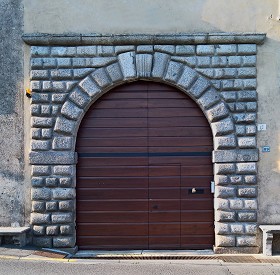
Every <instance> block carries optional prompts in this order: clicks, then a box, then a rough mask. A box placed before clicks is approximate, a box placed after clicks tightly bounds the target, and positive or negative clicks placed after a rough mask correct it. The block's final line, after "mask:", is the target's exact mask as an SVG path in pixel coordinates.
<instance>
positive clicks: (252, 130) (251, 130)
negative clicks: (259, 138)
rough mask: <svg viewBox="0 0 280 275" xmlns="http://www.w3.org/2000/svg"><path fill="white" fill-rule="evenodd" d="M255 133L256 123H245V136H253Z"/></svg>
mask: <svg viewBox="0 0 280 275" xmlns="http://www.w3.org/2000/svg"><path fill="white" fill-rule="evenodd" d="M256 134H257V127H256V125H247V126H246V135H247V136H255V135H256Z"/></svg>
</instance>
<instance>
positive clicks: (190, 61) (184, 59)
mask: <svg viewBox="0 0 280 275" xmlns="http://www.w3.org/2000/svg"><path fill="white" fill-rule="evenodd" d="M171 60H172V61H178V62H180V63H182V64H185V65H187V66H188V67H191V68H194V67H195V66H196V57H195V56H174V55H173V56H171Z"/></svg>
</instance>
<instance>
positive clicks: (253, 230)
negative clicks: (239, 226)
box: [245, 223, 258, 235]
mask: <svg viewBox="0 0 280 275" xmlns="http://www.w3.org/2000/svg"><path fill="white" fill-rule="evenodd" d="M245 233H246V234H250V235H255V234H257V233H258V225H257V224H255V223H252V224H251V223H249V224H245Z"/></svg>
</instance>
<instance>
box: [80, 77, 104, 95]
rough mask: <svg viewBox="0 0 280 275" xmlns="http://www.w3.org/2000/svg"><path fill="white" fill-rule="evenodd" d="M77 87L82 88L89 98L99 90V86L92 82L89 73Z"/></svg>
mask: <svg viewBox="0 0 280 275" xmlns="http://www.w3.org/2000/svg"><path fill="white" fill-rule="evenodd" d="M79 87H81V88H82V90H83V91H84V92H86V93H87V94H88V95H89V96H90V97H91V98H94V97H95V96H96V95H97V94H99V93H100V92H101V89H100V87H99V86H98V85H97V84H96V83H95V82H94V80H93V79H92V77H91V76H90V75H89V76H87V77H86V78H85V79H83V80H82V81H81V82H80V83H79Z"/></svg>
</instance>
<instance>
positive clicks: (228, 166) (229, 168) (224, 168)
mask: <svg viewBox="0 0 280 275" xmlns="http://www.w3.org/2000/svg"><path fill="white" fill-rule="evenodd" d="M215 173H216V174H217V175H227V174H234V173H235V164H234V163H223V164H217V163H215Z"/></svg>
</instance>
